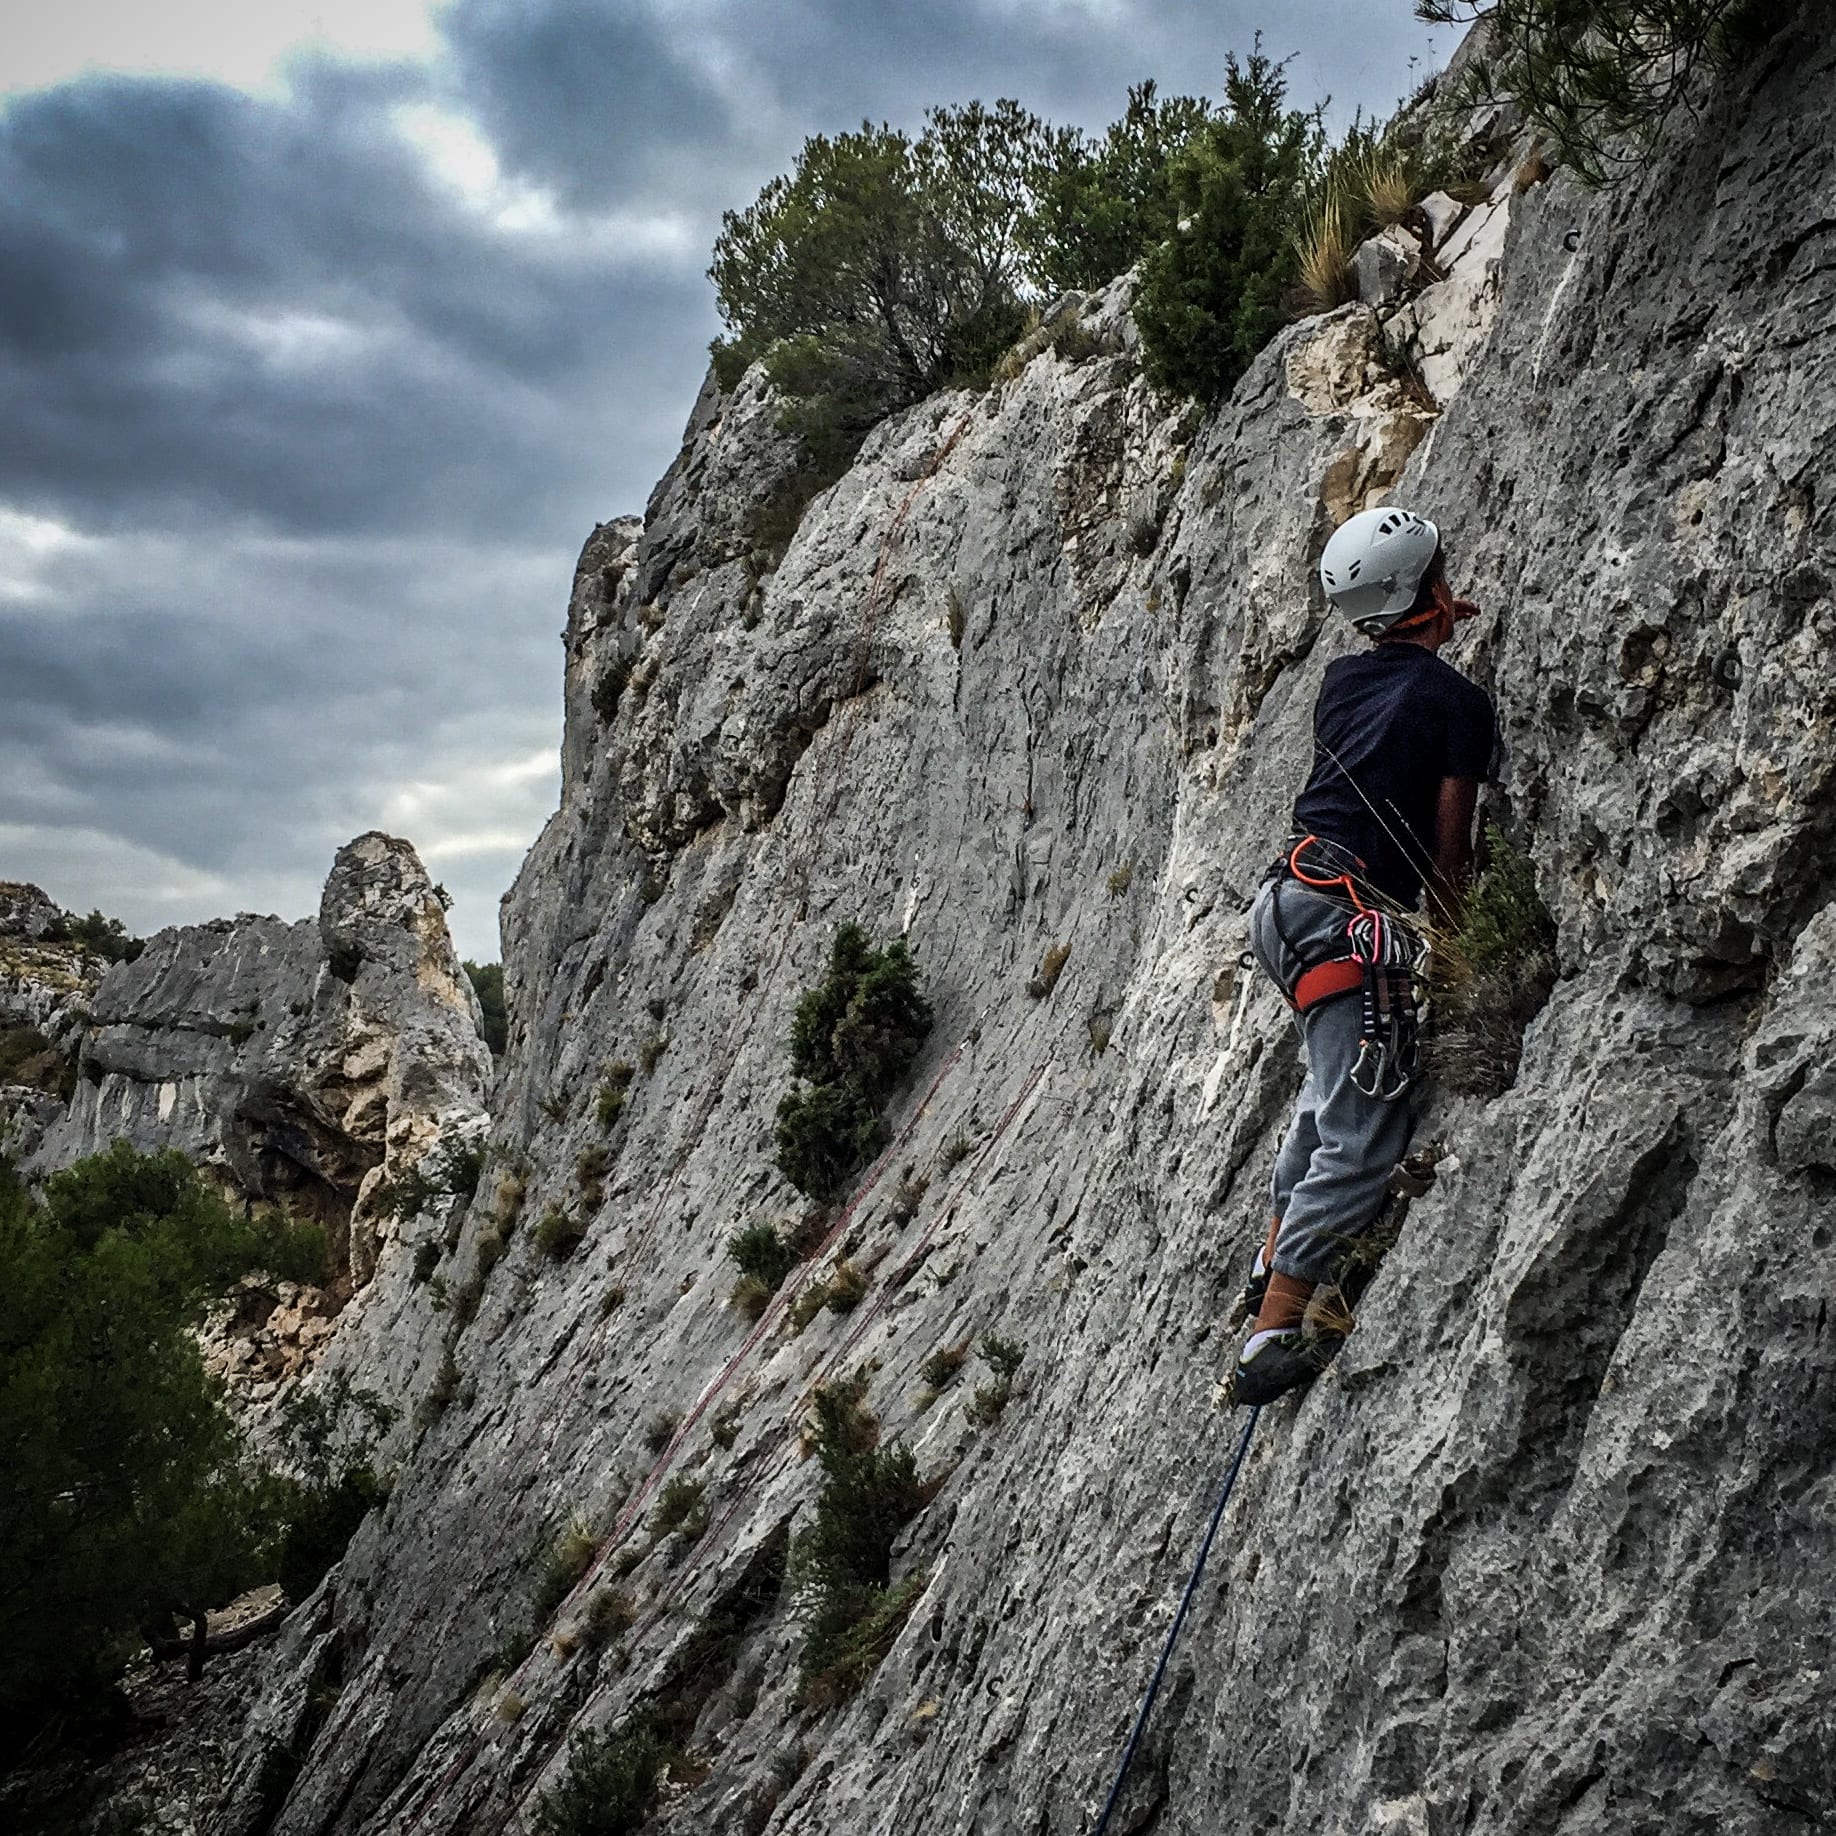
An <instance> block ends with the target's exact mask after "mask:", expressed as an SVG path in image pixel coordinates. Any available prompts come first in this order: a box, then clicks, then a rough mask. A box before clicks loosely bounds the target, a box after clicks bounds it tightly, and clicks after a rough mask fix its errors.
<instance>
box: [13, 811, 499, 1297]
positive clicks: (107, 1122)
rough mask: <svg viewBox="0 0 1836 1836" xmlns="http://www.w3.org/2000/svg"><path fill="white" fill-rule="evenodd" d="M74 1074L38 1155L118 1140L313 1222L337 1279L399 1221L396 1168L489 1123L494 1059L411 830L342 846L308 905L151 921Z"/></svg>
mask: <svg viewBox="0 0 1836 1836" xmlns="http://www.w3.org/2000/svg"><path fill="white" fill-rule="evenodd" d="M80 1046H81V1056H80V1060H79V1066H78V1071H79V1075H78V1077H77V1079H76V1082H75V1088H74V1094H73V1095H72V1097H71V1100H70V1103H69V1107H68V1110H67V1112H66V1113H64V1114H62V1115H60V1116H59V1117H57V1118H56V1120H55V1121H54V1122H53V1123H52V1125H51V1127H50V1128H49V1130H48V1131H47V1132H46V1134H45V1136H44V1139H43V1140H42V1142H41V1143H40V1144H39V1146H38V1148H37V1150H36V1152H35V1154H34V1155H33V1157H32V1159H31V1161H30V1162H29V1163H28V1164H29V1167H30V1169H31V1170H33V1171H39V1172H42V1171H46V1170H49V1169H51V1168H53V1167H57V1166H62V1165H66V1164H68V1163H69V1162H70V1161H72V1160H75V1159H78V1158H80V1157H82V1156H83V1155H85V1154H92V1153H95V1152H97V1151H98V1150H100V1149H102V1148H105V1147H107V1146H108V1145H109V1143H110V1142H112V1141H117V1140H125V1141H129V1142H131V1143H133V1145H134V1146H136V1147H139V1148H144V1149H155V1148H168V1147H171V1148H178V1149H180V1150H182V1151H183V1152H185V1153H187V1154H189V1155H190V1156H191V1157H192V1158H193V1159H195V1160H197V1161H198V1162H199V1163H200V1164H201V1165H203V1166H205V1167H206V1168H207V1169H209V1170H211V1171H212V1172H213V1173H214V1174H215V1176H216V1177H217V1178H218V1179H219V1180H220V1181H221V1182H222V1183H223V1184H224V1185H225V1186H226V1187H227V1188H228V1189H229V1190H231V1191H232V1192H235V1193H238V1194H241V1195H245V1196H247V1197H250V1198H255V1199H274V1200H278V1201H280V1202H282V1203H284V1204H286V1205H287V1206H288V1207H289V1208H290V1209H292V1210H294V1211H295V1212H296V1213H304V1214H306V1215H309V1216H315V1217H318V1218H320V1219H322V1220H323V1221H324V1222H325V1223H326V1224H327V1225H328V1226H329V1227H330V1231H331V1234H332V1237H333V1246H334V1250H335V1251H336V1253H337V1258H338V1261H339V1264H340V1266H341V1268H342V1269H343V1271H344V1275H343V1277H342V1279H341V1283H340V1288H341V1293H342V1294H348V1293H349V1292H350V1291H351V1290H352V1289H354V1288H361V1287H363V1286H364V1285H365V1284H366V1283H368V1282H369V1280H370V1279H371V1277H372V1276H373V1275H374V1273H375V1271H376V1267H377V1262H378V1258H379V1256H380V1254H381V1252H382V1249H383V1248H384V1246H385V1245H386V1243H387V1242H388V1241H389V1240H390V1239H391V1238H392V1237H393V1236H394V1234H395V1224H394V1214H393V1210H392V1209H391V1208H390V1207H389V1206H388V1204H387V1203H386V1201H387V1200H388V1198H389V1195H390V1190H391V1183H392V1180H393V1179H396V1178H399V1177H400V1176H401V1175H402V1174H404V1173H405V1172H407V1171H408V1170H409V1169H410V1168H413V1167H415V1166H417V1165H418V1164H419V1163H421V1162H422V1161H423V1160H424V1159H425V1158H426V1156H427V1155H428V1154H429V1153H430V1152H431V1151H433V1150H434V1149H435V1148H436V1147H438V1148H439V1152H440V1154H441V1155H442V1156H450V1154H451V1153H452V1151H453V1150H454V1149H455V1148H457V1147H459V1146H461V1145H463V1143H464V1142H465V1141H466V1140H467V1139H469V1138H472V1137H476V1136H479V1135H481V1134H482V1132H483V1128H484V1105H485V1096H486V1092H487V1088H488V1085H489V1082H490V1076H491V1057H490V1053H489V1051H488V1050H487V1048H486V1047H485V1045H484V1043H483V1041H482V1039H481V1038H480V1037H479V1032H478V1007H477V999H476V997H475V996H474V995H473V993H472V988H471V984H470V982H469V981H468V980H467V979H466V976H465V972H464V971H463V970H462V969H461V967H460V966H459V961H458V958H457V957H456V955H455V954H454V951H453V946H452V941H451V939H450V937H449V936H448V934H447V929H446V917H445V912H444V910H443V908H442V906H441V904H440V900H439V898H438V896H437V894H436V892H435V890H434V887H433V884H432V882H431V881H430V880H429V879H428V877H427V873H426V870H425V869H424V868H423V867H422V865H421V863H420V860H419V858H418V857H417V856H416V854H415V852H414V850H413V848H411V847H410V846H409V845H408V843H406V842H403V841H398V840H396V839H395V838H394V837H392V836H387V835H381V834H369V835H361V836H359V837H358V838H357V839H356V840H355V841H353V842H351V843H349V844H348V845H347V846H346V847H344V848H342V849H340V850H339V853H338V857H337V859H336V861H335V862H334V864H333V867H332V871H331V876H330V878H329V879H328V880H327V882H326V885H325V892H324V896H323V898H322V900H321V902H320V909H319V916H318V918H317V919H316V920H314V919H302V920H300V921H299V922H298V923H295V924H288V923H285V922H283V921H282V920H281V919H279V918H260V917H253V916H248V915H244V916H242V917H239V918H233V919H221V920H218V921H216V922H213V923H210V924H204V925H183V926H177V927H174V928H173V929H170V930H166V931H161V932H160V933H159V934H158V935H157V936H155V937H153V938H152V939H150V940H149V942H148V943H147V946H146V948H145V950H144V951H143V952H142V953H141V955H140V956H139V957H138V958H137V959H136V960H135V961H133V962H129V963H121V964H117V965H116V966H115V967H114V968H112V969H111V970H110V971H109V973H108V974H107V975H106V976H105V977H104V978H102V980H101V983H100V985H99V986H98V987H96V988H95V989H94V990H93V992H92V993H91V995H90V998H89V1002H88V1007H87V1011H86V1013H85V1015H84V1016H83V1027H82V1030H81V1034H80Z"/></svg>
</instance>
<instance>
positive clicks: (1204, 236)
mask: <svg viewBox="0 0 1836 1836" xmlns="http://www.w3.org/2000/svg"><path fill="white" fill-rule="evenodd" d="M1224 98H1225V100H1224V108H1223V110H1222V111H1221V112H1220V113H1219V114H1217V115H1215V116H1214V117H1213V118H1212V119H1210V120H1209V121H1207V122H1205V123H1204V124H1203V125H1202V126H1201V127H1200V129H1199V131H1198V132H1197V133H1196V134H1195V135H1194V136H1193V137H1192V139H1191V140H1190V141H1189V142H1188V143H1187V146H1186V148H1185V150H1184V152H1182V153H1180V154H1179V155H1178V156H1177V157H1176V158H1175V159H1174V161H1173V164H1172V187H1173V200H1174V209H1175V213H1176V217H1177V225H1176V227H1175V230H1174V233H1173V234H1172V235H1171V236H1170V237H1168V238H1167V240H1166V241H1164V242H1162V243H1160V244H1158V245H1157V246H1156V247H1154V248H1153V249H1151V250H1150V251H1149V252H1148V254H1147V256H1146V258H1145V260H1144V261H1143V263H1142V270H1141V288H1140V293H1139V295H1138V296H1137V298H1136V302H1135V319H1136V323H1137V324H1138V325H1139V326H1140V328H1141V341H1142V348H1143V356H1144V367H1145V369H1146V371H1147V375H1148V378H1149V380H1150V381H1151V382H1153V383H1155V384H1156V385H1158V386H1159V387H1161V388H1164V389H1169V390H1173V391H1176V392H1177V393H1179V394H1182V395H1191V396H1196V397H1198V398H1199V399H1200V400H1201V401H1215V400H1217V399H1218V398H1220V397H1221V396H1223V395H1226V394H1228V393H1229V391H1230V389H1231V388H1232V386H1233V385H1234V384H1235V383H1236V381H1237V379H1238V377H1240V376H1241V375H1242V374H1243V372H1244V371H1245V370H1246V369H1248V368H1249V365H1250V362H1251V360H1252V359H1253V358H1254V357H1255V355H1256V353H1257V352H1258V351H1259V350H1261V349H1262V347H1263V346H1264V345H1265V344H1266V343H1267V342H1268V341H1269V339H1270V338H1271V337H1272V336H1273V335H1274V334H1275V332H1276V331H1277V330H1278V329H1279V328H1280V326H1281V325H1282V323H1283V321H1284V320H1285V318H1286V316H1287V301H1288V297H1289V295H1290V294H1291V292H1292V290H1293V287H1294V282H1295V278H1296V272H1297V261H1298V257H1297V255H1296V252H1295V241H1296V237H1297V235H1298V234H1299V231H1300V229H1301V225H1302V222H1303V220H1304V218H1305V215H1306V209H1307V202H1308V198H1309V194H1310V189H1311V187H1312V186H1313V184H1314V182H1315V177H1316V174H1317V171H1318V168H1319V164H1320V160H1321V156H1322V149H1323V146H1324V134H1323V132H1322V129H1321V126H1320V121H1319V116H1318V113H1317V111H1315V112H1312V113H1307V112H1303V111H1301V110H1298V109H1290V108H1289V107H1288V106H1287V83H1286V79H1285V78H1284V77H1283V75H1282V70H1281V66H1280V65H1279V64H1277V63H1275V62H1273V61H1272V60H1271V59H1269V58H1267V57H1265V56H1264V55H1263V54H1262V52H1261V51H1255V52H1252V53H1251V54H1250V56H1249V57H1247V58H1245V59H1243V60H1242V61H1241V62H1239V61H1238V60H1237V59H1236V58H1234V57H1233V58H1231V59H1230V60H1229V63H1228V65H1227V68H1226V77H1225V85H1224Z"/></svg>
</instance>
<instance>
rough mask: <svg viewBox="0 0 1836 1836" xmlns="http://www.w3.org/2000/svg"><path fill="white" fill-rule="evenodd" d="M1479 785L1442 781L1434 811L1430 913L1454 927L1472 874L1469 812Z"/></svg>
mask: <svg viewBox="0 0 1836 1836" xmlns="http://www.w3.org/2000/svg"><path fill="white" fill-rule="evenodd" d="M1478 803H1479V785H1478V782H1477V780H1476V779H1473V778H1443V779H1442V780H1441V793H1440V797H1439V799H1438V800H1437V802H1436V804H1435V812H1434V884H1433V885H1432V886H1430V887H1429V889H1428V904H1429V909H1430V911H1431V912H1432V913H1433V914H1434V916H1435V917H1436V919H1438V920H1439V921H1440V922H1441V923H1443V924H1449V925H1458V924H1459V922H1460V907H1461V904H1462V902H1463V901H1464V899H1465V897H1466V885H1467V881H1468V880H1469V879H1471V877H1472V872H1473V811H1474V810H1475V809H1476V808H1477V807H1478Z"/></svg>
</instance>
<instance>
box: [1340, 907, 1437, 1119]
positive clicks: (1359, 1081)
mask: <svg viewBox="0 0 1836 1836" xmlns="http://www.w3.org/2000/svg"><path fill="white" fill-rule="evenodd" d="M1345 932H1346V935H1347V937H1349V938H1350V940H1351V948H1352V960H1353V961H1354V962H1355V963H1357V965H1358V967H1359V973H1360V975H1361V977H1362V980H1363V986H1364V1014H1363V1019H1362V1023H1361V1025H1360V1027H1359V1044H1358V1062H1357V1063H1356V1064H1355V1065H1353V1066H1352V1074H1351V1079H1352V1082H1353V1083H1354V1084H1356V1085H1357V1087H1358V1088H1359V1089H1360V1090H1362V1091H1363V1092H1364V1094H1365V1095H1366V1096H1367V1097H1374V1098H1376V1099H1377V1100H1378V1101H1379V1102H1383V1103H1393V1102H1395V1101H1396V1099H1397V1098H1398V1097H1401V1096H1405V1095H1406V1094H1407V1093H1408V1089H1409V1086H1410V1085H1411V1084H1412V1083H1414V1082H1415V1076H1416V1073H1417V1072H1418V1071H1419V1070H1420V1069H1421V1061H1422V1051H1421V1028H1420V1025H1419V1020H1418V1015H1417V1009H1416V999H1415V984H1416V972H1417V970H1418V969H1419V968H1420V967H1421V964H1422V961H1423V958H1424V957H1425V956H1426V954H1427V948H1426V946H1425V945H1424V944H1423V942H1422V940H1421V939H1420V937H1418V936H1417V935H1416V933H1415V932H1414V931H1413V930H1411V929H1410V928H1409V926H1407V925H1405V924H1398V923H1397V922H1396V921H1395V920H1394V919H1391V918H1386V917H1385V916H1384V915H1383V913H1382V912H1372V911H1363V912H1360V913H1358V915H1357V916H1356V917H1355V918H1353V919H1352V921H1351V923H1350V924H1348V925H1347V926H1346V927H1345Z"/></svg>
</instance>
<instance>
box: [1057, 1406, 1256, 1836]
mask: <svg viewBox="0 0 1836 1836" xmlns="http://www.w3.org/2000/svg"><path fill="white" fill-rule="evenodd" d="M1261 1413H1262V1411H1261V1409H1259V1408H1258V1409H1252V1410H1251V1411H1250V1412H1249V1420H1248V1421H1246V1422H1245V1423H1244V1424H1243V1435H1242V1438H1241V1439H1240V1440H1239V1441H1238V1442H1237V1451H1236V1454H1235V1455H1234V1457H1233V1458H1232V1460H1231V1463H1230V1471H1229V1472H1227V1473H1226V1474H1225V1475H1224V1489H1223V1490H1222V1491H1221V1492H1219V1493H1218V1502H1217V1504H1216V1506H1215V1507H1214V1508H1213V1510H1212V1513H1211V1522H1210V1523H1209V1524H1207V1525H1206V1526H1205V1540H1204V1541H1203V1542H1202V1543H1200V1544H1199V1552H1198V1560H1197V1561H1196V1562H1194V1563H1193V1564H1192V1574H1191V1576H1190V1578H1189V1579H1188V1580H1187V1582H1186V1591H1185V1592H1184V1593H1183V1594H1182V1595H1180V1597H1179V1610H1178V1611H1177V1612H1176V1613H1175V1614H1174V1615H1173V1623H1172V1625H1170V1626H1169V1627H1168V1628H1167V1642H1166V1643H1165V1644H1164V1645H1162V1646H1161V1648H1160V1662H1159V1663H1158V1664H1156V1665H1155V1666H1154V1676H1153V1680H1152V1681H1151V1682H1150V1683H1149V1684H1148V1687H1147V1694H1146V1695H1145V1696H1143V1697H1142V1698H1141V1712H1140V1713H1139V1714H1138V1715H1136V1717H1135V1725H1134V1727H1133V1728H1132V1729H1130V1731H1129V1736H1128V1745H1127V1746H1125V1747H1124V1748H1123V1749H1122V1761H1121V1764H1120V1765H1118V1766H1117V1767H1116V1779H1115V1783H1114V1784H1113V1785H1111V1786H1110V1788H1109V1799H1108V1801H1107V1802H1106V1803H1105V1804H1104V1806H1103V1814H1102V1816H1101V1817H1099V1818H1098V1819H1097V1826H1096V1829H1095V1831H1094V1832H1093V1836H1104V1832H1105V1831H1106V1830H1107V1829H1108V1828H1109V1819H1110V1817H1111V1816H1112V1815H1113V1814H1114V1812H1115V1808H1116V1804H1117V1802H1118V1801H1119V1800H1120V1798H1121V1796H1122V1787H1123V1785H1124V1784H1126V1783H1127V1780H1128V1769H1129V1767H1130V1766H1132V1765H1133V1764H1134V1761H1135V1749H1136V1748H1137V1747H1138V1746H1140V1744H1141V1736H1142V1734H1143V1732H1144V1731H1145V1730H1146V1728H1147V1724H1148V1717H1149V1716H1150V1715H1151V1714H1153V1712H1154V1699H1155V1697H1157V1696H1158V1695H1159V1694H1160V1685H1161V1683H1162V1681H1163V1680H1164V1679H1165V1677H1166V1674H1167V1665H1168V1664H1169V1663H1171V1662H1172V1658H1173V1647H1174V1646H1175V1645H1176V1644H1178V1642H1179V1632H1180V1628H1181V1627H1182V1626H1183V1625H1184V1624H1185V1623H1186V1609H1187V1608H1188V1607H1190V1606H1191V1605H1192V1596H1193V1595H1194V1594H1196V1593H1197V1592H1198V1584H1199V1582H1200V1580H1201V1579H1203V1577H1204V1573H1205V1561H1206V1558H1207V1557H1208V1556H1209V1555H1210V1554H1211V1545H1212V1543H1213V1542H1215V1541H1216V1539H1217V1534H1218V1526H1219V1524H1221V1523H1222V1522H1223V1521H1224V1508H1225V1506H1226V1505H1228V1504H1229V1503H1230V1495H1231V1493H1232V1492H1233V1491H1235V1490H1236V1488H1237V1475H1238V1473H1240V1472H1241V1471H1242V1470H1243V1456H1244V1455H1245V1454H1247V1453H1248V1452H1249V1444H1250V1436H1251V1435H1252V1434H1254V1433H1255V1431H1256V1418H1257V1416H1259V1415H1260V1414H1261Z"/></svg>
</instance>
